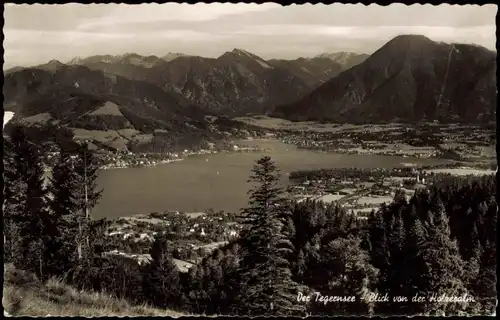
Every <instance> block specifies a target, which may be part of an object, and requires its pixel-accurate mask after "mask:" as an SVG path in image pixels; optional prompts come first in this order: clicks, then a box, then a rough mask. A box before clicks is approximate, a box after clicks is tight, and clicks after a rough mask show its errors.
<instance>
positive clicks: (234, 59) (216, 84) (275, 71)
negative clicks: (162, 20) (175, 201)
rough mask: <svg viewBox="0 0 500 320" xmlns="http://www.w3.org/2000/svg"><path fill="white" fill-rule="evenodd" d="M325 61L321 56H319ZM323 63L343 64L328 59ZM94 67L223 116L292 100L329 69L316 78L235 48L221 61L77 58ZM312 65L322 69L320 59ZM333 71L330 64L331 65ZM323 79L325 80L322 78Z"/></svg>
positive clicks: (175, 57)
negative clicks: (143, 61)
mask: <svg viewBox="0 0 500 320" xmlns="http://www.w3.org/2000/svg"><path fill="white" fill-rule="evenodd" d="M320 60H321V59H320ZM322 60H323V62H326V63H328V64H329V65H333V68H334V73H336V72H338V70H337V69H338V66H337V65H336V64H335V63H334V62H332V61H331V60H329V59H322ZM72 63H74V64H82V65H85V66H86V67H88V68H90V69H92V70H101V71H104V72H106V73H111V74H115V75H120V76H123V77H127V78H129V79H132V80H137V81H145V82H149V83H152V84H155V85H157V86H159V87H161V88H162V89H163V90H165V91H167V92H170V93H174V94H179V95H182V96H184V97H185V98H186V99H188V100H189V101H191V102H192V103H193V104H196V105H199V106H201V107H203V108H204V109H206V110H209V111H213V112H217V113H219V114H224V115H231V116H234V115H243V114H247V113H264V112H265V111H268V110H269V109H270V108H271V107H273V106H276V105H280V104H284V103H291V102H293V101H296V100H298V99H300V98H301V97H303V96H305V95H306V94H307V93H308V92H310V91H311V90H312V89H314V88H316V87H317V86H318V85H320V84H321V83H322V82H323V81H325V80H326V78H329V76H328V75H326V76H325V75H323V73H324V72H328V70H325V71H323V70H321V71H317V70H315V71H314V72H316V73H319V74H321V76H320V78H321V79H320V80H318V79H316V78H317V76H310V75H308V74H307V72H306V73H305V75H304V72H302V74H301V73H300V72H297V71H296V70H294V68H295V69H297V67H288V66H287V65H286V63H270V62H267V61H265V60H264V59H262V58H260V57H258V56H256V55H254V54H252V53H249V52H247V51H245V50H241V49H234V50H233V51H231V52H226V53H224V54H223V55H221V56H220V57H218V58H217V59H213V58H203V57H197V56H185V55H182V54H168V55H167V56H165V57H163V58H162V59H160V60H158V61H157V62H156V63H155V64H153V65H152V66H150V67H145V66H144V65H138V64H135V65H134V64H130V63H125V62H124V60H123V59H122V58H117V57H112V56H96V57H90V58H86V59H80V60H75V61H72ZM309 65H310V68H313V69H314V68H316V69H318V68H319V69H321V68H322V67H321V65H320V64H318V63H316V62H311V63H309ZM327 69H328V68H327ZM323 78H324V79H323Z"/></svg>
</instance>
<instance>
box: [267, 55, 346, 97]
mask: <svg viewBox="0 0 500 320" xmlns="http://www.w3.org/2000/svg"><path fill="white" fill-rule="evenodd" d="M269 63H270V64H272V65H274V66H280V67H282V68H285V69H288V70H289V71H290V72H291V73H292V74H293V75H294V76H296V77H298V78H300V79H302V80H303V81H304V82H305V83H306V84H307V85H308V86H309V87H310V88H311V90H313V89H315V88H317V87H318V86H320V85H321V84H323V83H324V82H325V81H327V80H330V79H331V78H333V77H335V76H337V75H338V74H339V73H340V72H342V71H343V67H342V65H341V64H340V63H337V62H336V61H333V60H332V59H329V58H312V59H306V58H298V59H295V60H277V59H274V60H269Z"/></svg>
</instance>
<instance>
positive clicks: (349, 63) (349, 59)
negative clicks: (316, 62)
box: [315, 51, 370, 70]
mask: <svg viewBox="0 0 500 320" xmlns="http://www.w3.org/2000/svg"><path fill="white" fill-rule="evenodd" d="M369 56H370V55H368V54H364V53H361V54H360V53H353V52H343V51H342V52H335V53H322V54H319V55H317V56H316V57H315V58H316V59H318V58H320V59H330V60H331V61H334V62H336V63H338V64H340V65H341V66H342V70H347V69H350V68H352V67H354V66H356V65H358V64H360V63H361V62H363V61H365V60H366V59H367V58H368V57H369Z"/></svg>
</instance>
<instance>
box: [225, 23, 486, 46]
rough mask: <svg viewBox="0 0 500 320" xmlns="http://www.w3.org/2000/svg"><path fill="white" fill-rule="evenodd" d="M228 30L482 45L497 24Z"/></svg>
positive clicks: (252, 34)
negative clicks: (420, 38) (408, 38)
mask: <svg viewBox="0 0 500 320" xmlns="http://www.w3.org/2000/svg"><path fill="white" fill-rule="evenodd" d="M226 34H234V35H242V36H243V35H245V36H250V37H278V36H297V37H304V36H323V37H331V38H336V39H339V40H341V39H350V40H353V39H358V40H366V39H381V40H388V39H391V38H393V37H395V36H397V35H401V34H421V35H424V36H427V37H429V38H431V39H433V40H436V41H447V42H460V41H466V42H471V41H478V42H481V44H482V45H486V46H490V47H491V44H494V39H495V37H496V26H495V25H483V26H473V27H461V28H457V27H444V26H378V27H360V26H328V25H305V24H295V25H260V26H247V27H244V28H242V29H240V30H234V31H227V32H226Z"/></svg>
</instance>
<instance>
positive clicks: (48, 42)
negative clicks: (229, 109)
mask: <svg viewBox="0 0 500 320" xmlns="http://www.w3.org/2000/svg"><path fill="white" fill-rule="evenodd" d="M4 9H5V10H4V21H5V25H4V29H3V32H4V36H5V40H4V50H5V53H4V60H5V65H4V69H6V68H10V67H13V66H32V65H37V64H42V63H46V62H48V61H50V60H52V59H57V60H59V61H61V62H67V61H69V60H70V59H72V58H74V57H87V56H91V55H97V54H112V55H118V54H125V53H131V52H134V53H138V54H142V55H151V54H153V55H157V56H163V55H165V54H167V53H168V52H182V53H185V54H189V55H198V56H204V57H217V56H219V55H221V54H222V53H224V52H226V51H231V50H232V49H234V48H239V49H244V50H246V51H249V52H252V53H254V54H257V55H259V56H261V57H262V58H264V59H271V58H282V59H295V58H297V57H313V56H316V55H318V54H320V53H324V52H339V51H347V52H357V53H368V54H371V53H373V52H374V51H375V50H377V49H378V48H380V47H381V46H382V45H384V43H386V42H387V41H389V40H390V39H391V38H393V37H395V36H397V35H400V34H422V35H425V36H427V37H429V38H430V39H432V40H435V41H444V42H462V43H475V44H478V45H481V46H484V47H487V48H488V49H491V50H495V47H496V35H495V31H496V26H495V16H496V13H497V6H496V5H483V6H478V5H463V6H460V5H448V4H442V5H439V6H432V5H420V4H414V5H411V6H406V5H404V4H392V5H389V6H385V7H383V6H378V5H369V6H365V5H362V4H355V5H349V4H330V5H323V4H316V5H312V4H306V5H291V6H281V5H279V4H276V3H266V4H246V3H238V4H229V3H212V4H205V3H198V4H194V5H189V4H178V3H166V4H140V5H127V4H92V5H82V4H76V3H71V4H64V5H46V4H36V5H17V4H5V5H4Z"/></svg>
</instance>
